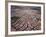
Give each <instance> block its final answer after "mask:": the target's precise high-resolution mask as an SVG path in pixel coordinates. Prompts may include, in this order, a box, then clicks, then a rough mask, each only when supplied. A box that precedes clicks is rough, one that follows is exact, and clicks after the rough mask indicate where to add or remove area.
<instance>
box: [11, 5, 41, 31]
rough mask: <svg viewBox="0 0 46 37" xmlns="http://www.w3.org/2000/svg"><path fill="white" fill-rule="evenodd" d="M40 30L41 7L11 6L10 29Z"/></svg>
mask: <svg viewBox="0 0 46 37" xmlns="http://www.w3.org/2000/svg"><path fill="white" fill-rule="evenodd" d="M32 30H41V7H38V6H15V5H12V6H11V31H32Z"/></svg>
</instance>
